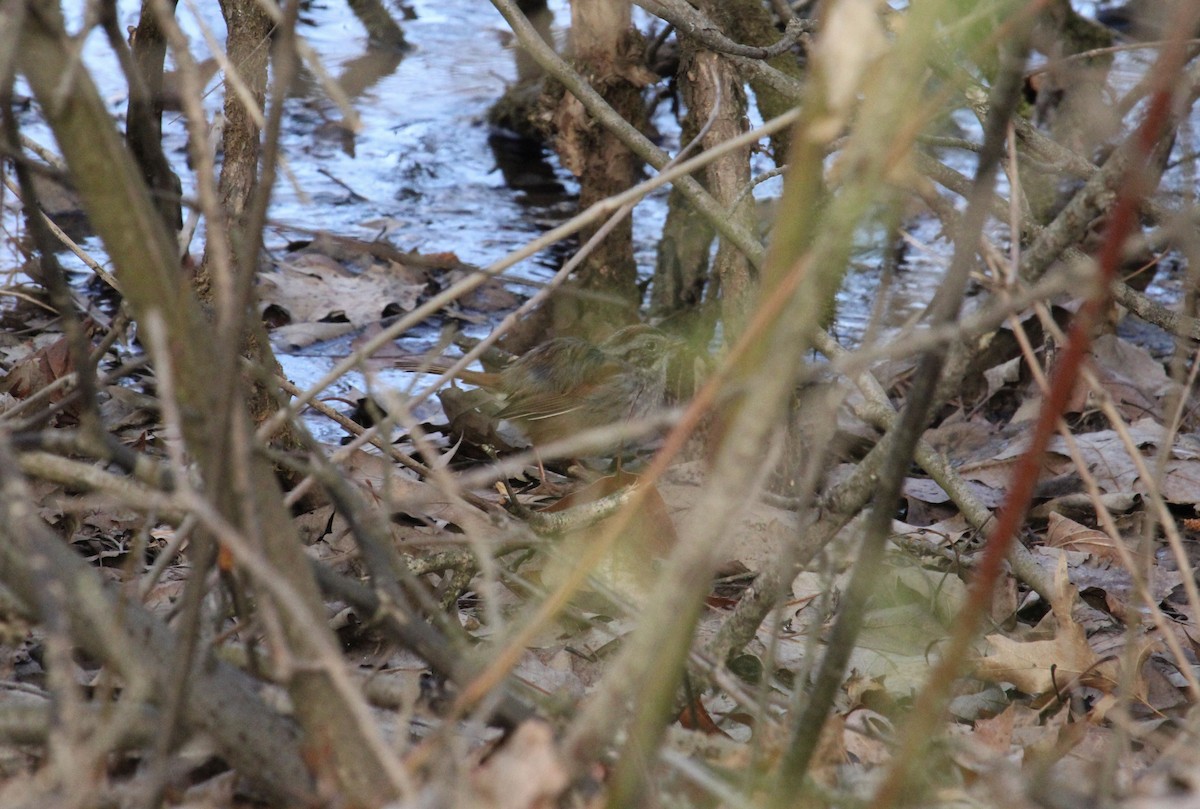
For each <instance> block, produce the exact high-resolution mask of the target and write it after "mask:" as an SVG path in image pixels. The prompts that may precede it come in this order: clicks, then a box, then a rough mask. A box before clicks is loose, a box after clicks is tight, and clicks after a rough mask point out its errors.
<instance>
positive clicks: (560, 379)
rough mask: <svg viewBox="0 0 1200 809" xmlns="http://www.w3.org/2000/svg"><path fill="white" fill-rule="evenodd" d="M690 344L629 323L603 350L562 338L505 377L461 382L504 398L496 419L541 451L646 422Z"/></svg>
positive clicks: (411, 365) (463, 375) (403, 363)
mask: <svg viewBox="0 0 1200 809" xmlns="http://www.w3.org/2000/svg"><path fill="white" fill-rule="evenodd" d="M683 347H684V343H683V341H681V340H678V339H676V338H674V337H670V336H668V335H666V334H664V333H663V332H660V331H658V330H657V329H654V328H651V327H649V326H642V325H637V326H627V327H625V328H623V329H621V330H619V331H617V332H614V333H613V334H612V335H611V336H610V337H609V338H608V339H606V340H605V341H604V342H602V343H600V344H599V345H596V344H594V343H590V342H588V341H587V340H582V339H580V338H578V337H555V338H554V339H551V340H547V341H546V342H544V343H541V344H540V345H537V346H535V347H533V348H532V349H530V350H529V351H527V352H526V353H525V354H523V355H521V356H520V357H517V358H516V359H514V360H512V361H511V362H510V363H509V364H508V365H506V366H505V367H504V368H503V369H501V370H500V371H498V372H481V371H466V370H464V371H459V372H457V373H456V374H455V376H456V377H457V378H458V379H461V380H462V381H463V382H466V383H468V384H470V385H477V386H478V387H481V388H483V389H484V390H487V391H490V392H492V393H496V394H499V395H500V396H501V397H502V402H501V405H500V408H499V410H498V411H497V412H496V414H495V416H496V418H497V419H501V420H503V419H506V420H508V421H509V422H511V423H513V424H514V425H516V426H517V427H518V428H519V429H520V430H521V431H522V432H524V433H525V435H526V436H527V437H528V438H529V440H530V441H531V442H532V443H533V444H534V445H535V446H536V445H540V444H547V443H550V442H552V441H557V440H560V439H564V438H569V437H571V436H574V435H576V434H577V433H579V432H582V431H583V430H586V429H588V428H592V427H601V426H603V425H606V424H614V423H618V422H628V421H636V420H639V419H643V418H645V417H647V416H649V415H650V414H652V413H653V412H654V411H655V410H656V409H657V408H659V407H661V406H662V405H663V403H664V401H665V399H666V396H667V389H668V378H669V377H668V368H669V367H670V365H671V363H672V362H673V361H678V360H679V359H680V358H681V351H682V349H683ZM397 367H399V368H404V369H406V370H410V371H438V370H439V369H444V368H446V367H447V365H446V364H445V363H444V362H443V363H429V362H428V361H426V360H423V359H412V360H409V359H401V360H399V361H398V362H397Z"/></svg>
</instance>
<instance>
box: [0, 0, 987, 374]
mask: <svg viewBox="0 0 1200 809" xmlns="http://www.w3.org/2000/svg"><path fill="white" fill-rule="evenodd" d="M67 5H68V7H69V8H73V9H75V12H74V13H75V18H74V19H75V20H76V25H77V24H78V9H79V8H80V7H81V6H82V4H81V3H79V2H75V3H68V4H67ZM411 6H412V8H413V10H414V11H415V13H416V19H414V20H406V21H402V26H403V29H404V32H405V35H406V37H407V38H408V41H409V42H410V43H411V45H412V46H413V50H412V51H411V52H409V53H407V54H404V55H403V58H399V57H396V56H391V55H387V54H383V55H381V54H379V53H378V52H372V51H371V50H370V49H369V48H368V45H367V37H366V34H365V32H364V31H363V29H362V28H361V26H360V25H359V24H358V22H357V20H356V19H355V18H354V17H353V16H352V15H351V14H350V12H349V11H348V9H347V8H346V7H345V6H344V5H343V4H342V3H340V2H335V0H325V2H318V3H313V4H311V5H308V6H306V7H305V11H304V14H303V18H304V20H305V21H306V24H305V25H304V26H303V28H302V31H301V33H302V34H303V35H304V36H305V37H306V38H307V39H308V41H309V42H310V43H311V44H312V45H313V47H314V49H315V50H316V51H317V52H318V53H319V54H320V56H321V58H322V60H323V63H324V64H325V66H326V68H327V69H328V71H329V73H330V74H332V75H334V76H336V77H340V78H341V79H342V80H343V83H344V84H345V85H346V86H348V87H352V88H354V89H353V90H352V92H353V95H354V102H355V103H354V105H355V108H356V110H357V111H358V114H359V115H360V116H361V120H362V128H361V130H360V131H359V132H358V133H357V134H356V135H354V137H353V139H352V140H351V139H349V138H348V137H347V136H346V134H345V132H344V131H343V130H342V129H340V128H339V127H338V125H337V124H338V122H339V121H340V120H341V117H342V116H341V113H340V111H339V110H338V109H337V108H336V106H335V105H334V104H333V103H332V102H330V101H329V100H328V99H327V98H326V96H325V94H324V93H323V92H322V91H321V90H320V89H319V88H318V86H317V84H316V82H315V81H314V80H312V79H311V76H310V77H309V80H307V81H304V82H302V83H301V85H300V88H299V89H298V91H297V92H296V94H295V95H294V96H293V97H292V98H290V99H289V101H288V108H287V113H288V114H287V116H286V122H285V126H284V136H283V138H284V141H283V145H284V153H285V155H286V160H287V165H286V171H284V172H281V175H280V181H279V182H278V184H277V188H276V193H275V197H274V201H273V205H272V208H271V220H272V223H273V225H272V228H271V230H270V232H269V233H268V236H267V238H268V247H270V248H273V249H275V250H278V249H279V248H280V247H282V246H283V245H284V244H286V243H287V242H288V241H290V240H293V239H297V238H303V237H304V236H305V235H306V234H307V233H309V232H311V231H314V230H328V231H331V232H333V233H337V234H340V235H346V236H351V237H357V238H362V239H372V238H375V237H378V236H380V235H383V236H385V237H386V238H387V239H388V240H389V241H391V242H392V243H393V244H395V245H396V246H398V247H400V248H401V249H404V250H419V251H423V252H444V251H452V252H454V253H456V254H457V255H458V256H459V257H460V258H461V259H463V260H464V261H467V262H470V263H474V264H479V265H486V264H489V263H491V262H493V261H495V260H497V259H499V258H501V257H503V256H504V255H505V254H507V253H508V252H510V251H512V250H513V249H516V248H518V247H520V246H521V245H523V244H525V243H526V242H527V241H529V240H530V239H531V238H533V237H535V236H537V235H539V234H540V233H542V232H543V231H544V230H545V229H547V228H548V227H551V226H553V225H555V224H557V223H558V222H560V221H562V220H563V219H565V218H567V217H568V216H569V215H570V214H571V213H573V211H574V199H573V193H574V190H575V184H574V181H573V179H572V178H571V177H570V175H569V174H568V173H566V172H565V171H563V170H562V169H561V168H559V167H557V164H556V163H555V162H554V161H553V159H550V158H548V157H547V156H545V155H541V154H538V153H536V152H535V153H533V154H528V153H525V154H523V155H520V156H519V157H518V160H517V161H516V162H507V163H502V162H501V160H500V159H499V158H501V157H505V156H506V154H507V151H506V150H503V149H502V150H501V151H500V152H497V151H496V150H495V149H494V148H493V146H495V145H497V144H499V145H501V146H503V145H504V141H503V139H501V140H499V141H497V140H496V139H494V138H492V139H490V138H489V130H488V127H487V126H486V124H485V123H484V120H483V119H484V115H485V113H486V111H487V109H488V107H489V106H490V105H491V104H492V103H493V101H494V100H495V99H496V98H497V97H499V96H500V94H501V93H502V92H503V90H504V88H505V86H506V85H507V84H508V83H509V82H510V81H512V80H513V79H514V77H515V67H514V54H513V48H512V38H511V35H510V34H509V33H508V32H507V29H506V25H505V23H504V21H503V19H502V18H501V17H500V16H499V14H498V13H497V12H496V11H495V10H494V9H493V8H492V7H491V6H490V5H489V4H487V3H485V2H480V1H479V0H417V1H416V2H413V3H411ZM552 6H553V7H554V8H555V9H556V11H557V14H558V20H559V21H560V23H561V21H562V20H565V19H566V14H565V12H564V10H563V9H564V7H565V0H560V2H557V3H552ZM139 7H140V3H138V2H130V1H128V0H126V1H125V2H121V3H119V4H118V14H119V19H120V24H121V26H122V27H124V26H127V25H133V24H135V23H136V19H137V14H138V10H139ZM69 13H71V12H69ZM196 14H199V15H200V17H199V18H197V17H196ZM178 16H179V19H180V20H181V22H182V24H183V25H184V28H185V30H186V32H187V33H188V35H189V37H190V38H191V40H192V42H193V49H194V54H195V56H196V57H197V58H198V59H202V58H205V57H207V56H208V55H209V50H208V47H207V45H205V44H204V37H203V35H202V25H201V22H200V20H203V22H204V24H205V25H207V26H208V27H209V29H210V30H211V31H212V32H213V34H214V35H215V36H216V37H217V39H218V41H221V39H222V37H221V33H222V32H223V24H222V23H221V20H220V18H219V11H218V10H217V7H216V4H212V3H204V4H193V3H191V2H188V1H187V0H185V2H183V3H181V4H180V7H179V14H178ZM559 36H560V38H561V31H560V32H559ZM84 58H85V60H86V62H87V64H88V65H89V67H90V68H91V70H92V73H93V76H95V77H96V80H97V81H98V82H99V83H100V87H101V92H102V95H103V96H104V98H105V99H106V100H107V101H108V103H109V105H110V109H111V110H112V112H113V114H114V116H116V117H117V118H121V117H122V116H123V112H124V106H125V91H124V83H123V81H122V80H121V79H120V74H119V70H118V69H117V67H116V64H115V60H114V59H113V57H112V56H111V54H110V53H109V52H108V48H107V46H106V44H105V43H104V42H103V39H102V38H101V37H100V36H98V35H95V34H93V35H92V36H91V37H90V38H89V39H88V41H87V43H86V47H85V50H84ZM216 85H217V81H216V80H215V79H214V80H213V81H212V82H210V87H215V86H216ZM18 91H19V92H21V91H22V88H20V87H18ZM219 102H220V93H219V91H213V92H211V93H210V94H209V96H208V98H207V103H208V105H209V109H210V110H215V109H217V107H218V106H219ZM660 109H661V110H662V111H661V112H660V114H659V117H658V118H657V119H656V124H657V125H658V127H659V129H660V130H662V131H663V132H664V136H665V138H666V144H665V145H666V146H667V147H668V148H673V147H674V146H675V144H674V143H673V141H672V138H673V134H672V133H673V124H672V122H671V121H670V119H669V116H668V114H667V113H666V112H665V109H666V106H665V105H664V107H662V108H660ZM22 123H23V125H24V127H25V132H26V134H29V135H31V136H33V137H35V138H36V139H38V140H41V141H43V142H45V143H50V137H49V134H48V132H47V131H46V130H45V127H44V126H42V125H41V124H40V123H39V122H38V121H37V119H36V115H35V112H33V111H30V112H28V113H26V114H24V115H23V116H22ZM966 125H967V126H970V125H971V124H970V122H969V121H967V122H966ZM164 140H165V145H166V148H167V152H168V154H169V155H172V156H173V157H175V158H178V162H179V163H180V164H181V165H182V163H183V159H184V155H185V149H186V134H185V131H184V126H183V121H182V120H181V118H180V117H179V116H178V115H177V114H176V115H172V114H169V113H168V115H167V116H166V117H165V120H164ZM953 159H955V160H960V161H963V164H962V165H957V166H956V168H958V169H959V170H960V171H964V172H968V173H969V172H970V170H971V165H970V163H969V162H968V161H966V160H965V158H963V157H962V156H959V157H956V158H953ZM762 168H765V166H764V165H760V166H758V167H756V170H761V169H762ZM182 174H183V182H184V186H185V193H190V191H191V190H192V188H191V185H192V180H191V177H190V175H189V174H188V173H187V172H186V171H183V172H182ZM778 184H779V180H778V179H776V180H773V181H771V182H770V183H768V184H766V185H764V186H763V187H762V188H761V189H760V192H761V193H762V194H766V195H770V194H774V193H777V189H778ZM664 215H665V210H664V203H663V195H662V194H659V195H656V196H654V197H652V198H651V199H649V200H648V201H646V202H645V203H643V204H642V205H640V206H639V207H638V208H637V210H636V211H635V214H634V216H635V239H636V243H637V248H636V249H637V257H638V263H639V267H640V269H641V271H642V272H643V273H646V274H648V273H650V272H651V271H652V268H653V262H654V251H655V244H656V239H657V235H658V231H659V228H660V226H661V222H662V219H663V216H664ZM14 222H15V219H14V217H13V216H12V214H11V211H9V212H8V213H6V214H5V221H4V223H3V224H4V226H5V227H6V229H10V230H11V229H13V227H14ZM908 225H909V229H910V231H911V232H912V235H913V237H914V239H915V240H916V241H918V242H920V243H922V244H926V245H928V246H929V252H922V251H920V250H909V251H908V253H907V256H906V260H905V265H904V271H903V272H901V273H899V274H898V275H897V277H896V278H895V280H894V282H893V285H892V287H891V293H890V299H889V302H888V306H887V311H888V321H889V323H890V324H891V325H895V324H899V323H902V322H904V321H905V320H906V319H908V318H909V317H910V316H912V315H913V314H916V313H919V312H920V311H921V310H922V308H923V307H924V306H925V305H926V303H927V301H928V300H929V298H930V295H931V292H932V290H933V289H934V288H935V287H936V286H937V284H938V282H939V280H940V277H941V274H942V272H943V268H944V267H945V265H946V263H947V262H948V259H947V253H948V251H947V247H946V245H945V243H944V242H943V241H940V240H939V238H938V234H937V232H936V228H935V227H934V226H933V225H931V224H930V223H928V222H927V221H925V222H923V221H920V220H918V221H915V222H910V223H908ZM202 235H203V234H202V233H201V234H200V235H199V238H202ZM85 246H86V247H88V248H89V249H90V250H91V251H93V252H94V253H95V254H96V255H102V251H101V250H100V246H99V244H97V243H95V240H89V241H88V242H86V243H85ZM194 249H196V248H194ZM565 250H566V248H565V247H563V248H560V249H558V250H551V251H547V252H544V253H542V254H541V255H539V256H537V257H535V258H533V259H530V260H527V261H525V262H523V263H522V264H521V265H518V266H517V267H516V268H514V270H513V271H512V273H513V275H514V276H515V277H518V278H524V279H528V280H530V281H534V282H536V281H539V280H544V279H545V278H547V277H548V276H549V274H550V272H551V271H552V269H553V268H554V267H556V266H557V264H558V263H560V262H561V260H562V255H563V253H564V251H565ZM0 262H4V263H8V261H7V260H6V256H2V255H0ZM881 264H882V261H881V253H880V252H879V251H878V250H877V249H864V250H862V251H860V252H859V253H858V254H857V255H856V257H855V266H854V267H853V268H852V271H851V273H850V274H849V276H848V278H847V280H846V284H845V288H844V289H843V291H842V293H841V295H840V303H839V321H838V327H837V332H838V335H839V337H841V338H843V339H848V340H850V341H853V340H854V339H856V338H857V336H858V335H860V334H861V333H862V331H863V329H864V328H865V327H866V324H867V321H868V318H869V317H870V314H871V307H872V304H873V298H874V295H875V292H876V290H877V289H878V287H879V285H880V269H879V267H880V265H881ZM485 329H486V326H481V327H479V329H478V330H485ZM348 347H349V340H348V339H346V340H340V341H333V342H331V343H328V344H324V345H319V346H314V347H311V348H309V349H307V350H305V351H304V352H302V353H290V354H286V353H281V356H280V359H281V361H282V362H283V363H284V366H285V370H286V372H287V373H288V375H289V376H290V377H291V378H292V379H293V380H294V381H295V382H296V383H297V384H298V385H300V386H302V387H303V386H305V385H307V384H309V383H311V382H312V381H314V380H315V379H317V378H318V377H320V376H321V375H322V374H323V373H324V372H325V370H326V369H327V368H328V367H329V366H330V365H331V364H332V363H333V362H334V361H335V358H336V357H338V356H340V355H344V354H345V353H346V352H347V351H348ZM385 381H387V380H385ZM364 384H365V383H364V380H362V379H361V378H359V377H357V376H355V375H351V376H350V377H348V378H346V379H344V380H343V381H342V382H341V383H339V385H338V386H336V388H335V389H334V390H332V391H330V393H331V394H334V395H347V394H349V393H350V392H351V391H352V390H353V389H355V388H361V387H363V386H364Z"/></svg>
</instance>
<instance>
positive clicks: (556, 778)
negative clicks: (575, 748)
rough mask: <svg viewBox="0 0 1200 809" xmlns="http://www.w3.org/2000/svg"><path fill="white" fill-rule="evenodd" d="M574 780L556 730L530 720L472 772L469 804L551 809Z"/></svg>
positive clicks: (496, 808)
mask: <svg viewBox="0 0 1200 809" xmlns="http://www.w3.org/2000/svg"><path fill="white" fill-rule="evenodd" d="M568 783H570V778H569V776H568V774H567V769H566V767H565V766H563V762H562V759H561V757H560V756H559V752H558V748H557V747H556V746H555V744H554V732H553V731H552V730H551V729H550V726H549V725H548V724H546V723H545V722H540V721H529V722H526V723H524V724H523V725H521V726H520V727H518V728H517V729H516V730H515V731H513V733H512V735H511V736H509V737H508V739H507V740H506V741H505V742H504V743H503V744H502V745H501V746H500V747H499V748H498V749H497V750H496V751H495V752H493V753H492V754H491V755H490V756H488V758H487V759H486V760H484V761H483V762H482V763H480V765H479V766H478V767H476V768H475V771H474V772H473V773H471V782H470V791H471V793H472V798H473V800H471V802H470V804H469V805H472V806H475V807H478V809H549V807H553V806H554V805H555V801H556V800H557V798H558V796H559V795H560V794H561V793H562V791H563V790H564V789H566V788H567V785H568Z"/></svg>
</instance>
